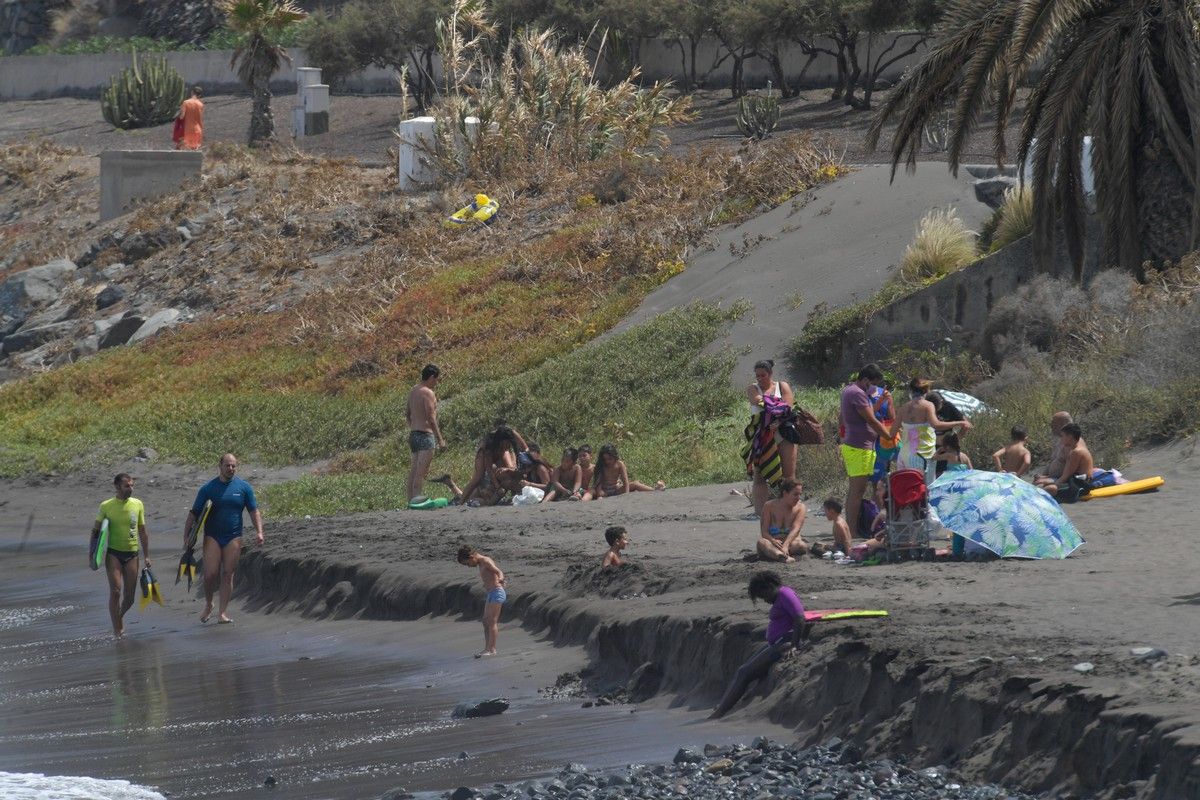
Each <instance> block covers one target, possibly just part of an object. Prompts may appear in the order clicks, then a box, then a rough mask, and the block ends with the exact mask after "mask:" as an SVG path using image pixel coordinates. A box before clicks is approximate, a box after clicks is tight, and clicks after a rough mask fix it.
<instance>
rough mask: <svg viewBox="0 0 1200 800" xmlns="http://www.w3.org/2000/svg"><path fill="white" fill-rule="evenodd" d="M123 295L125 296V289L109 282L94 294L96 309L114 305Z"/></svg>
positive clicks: (99, 309)
mask: <svg viewBox="0 0 1200 800" xmlns="http://www.w3.org/2000/svg"><path fill="white" fill-rule="evenodd" d="M123 297H125V290H124V289H122V288H121V287H120V286H116V285H114V284H111V283H110V284H109V285H108V286H105V287H104V288H103V289H101V290H100V291H99V292H98V293H97V294H96V310H97V311H101V310H103V309H106V308H108V307H109V306H113V305H116V304H117V303H119V302H121V299H122V298H123Z"/></svg>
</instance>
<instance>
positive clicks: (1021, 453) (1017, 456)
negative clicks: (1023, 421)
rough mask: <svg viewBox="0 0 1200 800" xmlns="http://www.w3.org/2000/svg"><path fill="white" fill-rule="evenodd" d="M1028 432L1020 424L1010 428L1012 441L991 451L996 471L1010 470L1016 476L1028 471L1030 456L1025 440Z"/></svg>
mask: <svg viewBox="0 0 1200 800" xmlns="http://www.w3.org/2000/svg"><path fill="white" fill-rule="evenodd" d="M1028 438H1029V434H1028V433H1027V432H1026V431H1025V429H1024V428H1022V427H1021V426H1020V425H1014V426H1013V429H1012V441H1010V442H1009V443H1008V444H1006V445H1005V446H1004V447H1001V448H1000V449H999V450H997V451H996V452H994V453H992V461H995V462H996V471H997V472H1011V473H1012V474H1013V475H1016V476H1017V477H1018V478H1019V477H1021V476H1022V475H1024V474H1025V473H1026V472H1028V471H1029V465H1030V463H1031V460H1032V459H1031V457H1030V455H1029V448H1028V447H1026V446H1025V440H1026V439H1028Z"/></svg>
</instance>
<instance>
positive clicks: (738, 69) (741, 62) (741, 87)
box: [729, 51, 746, 97]
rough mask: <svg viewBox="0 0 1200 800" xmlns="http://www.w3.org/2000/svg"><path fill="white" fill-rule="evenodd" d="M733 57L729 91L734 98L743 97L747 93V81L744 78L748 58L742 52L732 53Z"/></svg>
mask: <svg viewBox="0 0 1200 800" xmlns="http://www.w3.org/2000/svg"><path fill="white" fill-rule="evenodd" d="M730 55H731V56H732V57H733V70H732V73H731V74H730V76H729V91H730V94H732V95H733V96H734V97H741V96H742V95H744V94H745V93H746V80H745V78H743V77H742V76H743V73H744V72H745V66H746V56H745V54H743V53H742V52H740V51H739V52H732V51H731V52H730Z"/></svg>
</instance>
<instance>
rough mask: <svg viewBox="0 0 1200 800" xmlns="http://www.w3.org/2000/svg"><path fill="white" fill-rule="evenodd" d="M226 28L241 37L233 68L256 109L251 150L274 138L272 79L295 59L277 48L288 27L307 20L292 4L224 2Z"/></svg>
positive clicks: (281, 0)
mask: <svg viewBox="0 0 1200 800" xmlns="http://www.w3.org/2000/svg"><path fill="white" fill-rule="evenodd" d="M220 6H221V10H222V11H224V12H225V18H226V25H228V26H229V28H230V30H232V31H234V32H235V33H238V34H241V36H242V39H241V43H240V44H239V45H238V46H237V49H235V50H234V51H233V60H232V61H230V65H231V66H235V67H237V74H238V78H239V79H240V80H241V81H242V83H244V84H246V86H248V87H250V93H251V95H253V97H254V107H253V109H252V110H251V112H250V146H251V147H253V146H256V145H260V144H265V143H266V142H269V141H271V140H272V139H274V138H275V120H274V118H273V117H272V116H271V76H272V75H274V74H275V73H276V72H278V71H279V68H280V67H281V66H282V65H283V62H284V61H287V62H288V63H289V64H290V63H291V61H292V59H291V58H290V57H289V56H288V54H287V50H286V49H285V48H284V47H282V46H280V45H278V44H275V43H274V42H273V41H272V39H273V38H275V37H277V36H278V35H279V34H280V33H281V32H282V31H283V30H284V29H286V28H287V27H288V26H290V25H293V24H295V23H297V22H299V21H300V20H302V19H304V18H305V17H306V16H308V15H307V14H306V13H305V12H304V11H303V10H301V8H300V7H299V6H297V5H296V4H295V3H294V2H292V0H221V3H220Z"/></svg>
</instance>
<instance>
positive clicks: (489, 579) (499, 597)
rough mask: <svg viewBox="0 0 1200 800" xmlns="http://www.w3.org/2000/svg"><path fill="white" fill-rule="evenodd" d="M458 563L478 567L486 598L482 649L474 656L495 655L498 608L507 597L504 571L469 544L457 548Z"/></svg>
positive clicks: (498, 619) (500, 607) (502, 605)
mask: <svg viewBox="0 0 1200 800" xmlns="http://www.w3.org/2000/svg"><path fill="white" fill-rule="evenodd" d="M458 563H460V564H462V565H463V566H464V567H479V579H480V580H481V581H483V590H484V591H485V592H487V599H486V600H485V601H484V603H483V650H481V651H480V652H478V653H476V654H475V657H476V658H483V657H484V656H494V655H496V632H497V630H498V629H499V622H500V609H502V608H503V607H504V601H505V600H507V599H508V594H507V592H505V591H504V572H503V571H502V570H501V569H500V568H499V567H498V566H496V562H495V561H493V560H492V559H490V558H488V557H487V556H485V555H484V554H483V553H481V552H479V551H478V550H476V549H475V548H474V547H471V546H469V545H465V544H464V545H463V546H462V547H460V548H458Z"/></svg>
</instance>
